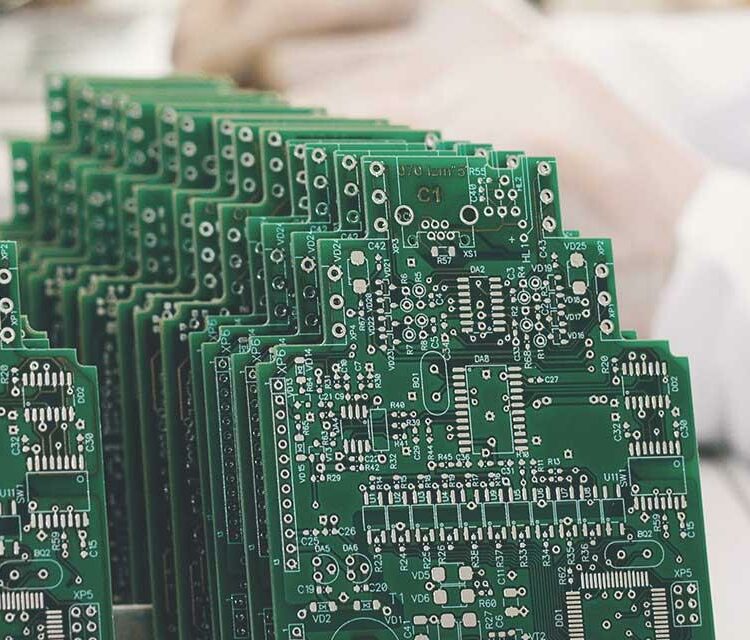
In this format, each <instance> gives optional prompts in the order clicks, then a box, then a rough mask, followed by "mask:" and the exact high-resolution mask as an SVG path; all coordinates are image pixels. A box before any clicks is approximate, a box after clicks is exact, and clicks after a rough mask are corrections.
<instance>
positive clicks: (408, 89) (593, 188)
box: [174, 0, 750, 457]
mask: <svg viewBox="0 0 750 640" xmlns="http://www.w3.org/2000/svg"><path fill="white" fill-rule="evenodd" d="M174 57H175V63H176V66H177V67H178V69H183V70H189V71H196V70H202V71H210V72H229V73H232V74H233V75H234V76H235V77H237V78H239V79H240V80H244V81H250V82H252V83H254V84H256V85H258V86H264V87H267V88H273V89H277V90H280V91H283V92H284V93H285V94H286V96H287V97H288V98H289V99H290V100H292V101H293V102H295V103H300V104H314V105H320V106H323V107H326V108H328V109H329V111H330V112H332V113H336V114H342V115H346V116H351V117H387V118H389V119H391V120H393V121H394V122H398V123H400V124H409V125H412V126H429V127H435V128H438V129H441V130H442V131H443V134H444V136H445V137H446V138H448V139H472V140H476V141H481V142H490V143H492V144H494V145H495V146H497V147H502V148H506V149H522V150H524V151H525V152H527V153H528V154H530V155H551V156H555V157H556V158H557V159H558V167H559V178H560V192H561V197H562V199H563V204H562V210H563V223H564V224H565V227H566V228H569V229H578V230H580V231H581V233H582V234H583V235H584V236H586V237H596V236H606V237H611V238H612V239H613V241H614V249H615V268H616V272H617V284H618V298H619V312H620V324H621V326H622V327H623V328H631V327H633V328H636V329H637V330H638V333H639V335H641V336H642V337H651V336H653V337H657V338H666V339H669V340H670V342H671V344H672V349H673V351H674V352H675V353H679V354H686V355H688V356H689V357H690V365H691V372H692V386H693V390H694V403H695V413H696V422H697V425H698V435H699V437H700V438H701V439H702V441H703V442H713V443H722V442H723V443H729V444H730V445H731V446H732V447H733V448H734V449H735V450H737V451H739V452H740V453H741V454H742V455H744V456H748V457H750V430H747V429H744V424H743V422H744V419H745V408H744V397H743V391H744V387H745V386H746V385H747V383H749V382H750V374H749V373H747V372H746V369H745V367H744V362H745V361H746V360H748V357H749V356H750V347H749V346H747V345H746V341H744V340H743V337H744V330H745V328H746V327H747V326H749V325H750V273H746V272H745V269H744V268H743V260H744V254H745V251H744V250H743V247H741V246H740V243H741V242H742V241H743V240H744V237H745V234H744V233H743V232H744V231H745V227H746V226H747V225H750V223H748V222H746V221H745V217H744V216H743V215H742V209H743V208H744V206H745V203H746V202H748V201H750V176H746V175H744V174H741V173H737V172H733V171H731V170H729V169H727V168H724V167H721V166H717V165H716V164H714V163H712V162H710V161H709V160H707V159H706V158H705V157H703V156H702V155H701V154H700V153H699V152H697V151H696V150H695V149H693V148H691V147H690V146H689V145H687V144H685V143H684V142H683V141H682V140H680V139H678V138H676V137H675V136H673V135H671V134H669V133H667V132H666V131H664V130H662V129H661V128H660V127H658V126H656V125H655V124H653V123H652V122H650V121H649V120H647V119H645V118H644V117H643V116H641V115H639V114H637V113H636V112H635V111H634V110H632V109H631V108H629V107H628V106H627V105H626V104H625V102H624V101H623V100H622V99H621V98H619V97H618V96H617V95H616V94H615V93H614V92H613V91H612V90H611V89H610V88H609V87H608V86H607V85H606V84H605V82H603V81H602V80H601V79H600V78H599V77H598V76H597V75H596V74H594V73H593V72H591V71H589V70H587V69H585V68H583V67H582V66H580V65H578V64H576V63H575V62H574V61H573V60H571V59H569V58H568V57H567V56H566V55H564V54H563V53H562V52H561V51H559V50H558V49H556V48H555V47H554V46H553V45H552V44H551V42H550V38H549V34H548V30H547V23H546V20H545V18H544V17H543V15H541V14H539V13H537V12H536V11H534V10H533V9H532V8H531V7H530V6H528V5H527V4H526V3H524V2H522V1H521V0H495V1H492V0H485V1H481V0H476V1H474V2H465V1H461V0H430V1H429V2H422V3H420V2H418V1H417V0H353V1H347V0H318V1H317V2H310V1H304V0H288V1H287V2H279V1H278V0H221V1H218V2H217V1H215V0H189V1H188V2H187V4H185V5H184V8H183V11H182V14H181V19H180V22H179V24H178V30H177V35H176V39H175V45H174ZM745 198H748V200H745Z"/></svg>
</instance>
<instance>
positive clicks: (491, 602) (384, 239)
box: [0, 77, 714, 640]
mask: <svg viewBox="0 0 750 640" xmlns="http://www.w3.org/2000/svg"><path fill="white" fill-rule="evenodd" d="M48 100H49V114H50V134H49V138H48V139H47V140H45V141H41V142H26V141H24V142H16V143H14V145H13V169H14V187H15V188H14V193H15V203H14V207H15V210H14V217H13V220H12V221H11V222H9V223H7V224H6V225H4V226H3V227H2V228H0V233H1V234H2V235H1V236H0V237H3V238H8V239H14V240H17V241H18V247H19V248H18V257H17V263H18V267H19V268H18V271H16V257H15V245H14V244H12V243H10V242H5V243H4V244H2V245H0V246H1V247H3V248H4V251H5V253H4V254H3V259H4V260H5V262H4V263H3V266H4V267H5V266H7V267H8V271H7V274H8V276H7V277H8V281H7V282H3V283H2V286H4V287H5V288H6V289H7V288H8V286H9V283H12V286H11V288H10V289H8V291H10V293H3V296H5V297H3V298H2V300H0V305H2V308H0V312H2V314H3V315H2V324H1V325H0V340H2V342H3V351H2V352H0V355H2V356H3V357H4V358H5V359H4V360H3V362H2V365H3V369H2V372H1V374H0V375H2V383H1V384H0V392H2V394H3V396H2V405H0V412H2V414H1V415H0V420H2V421H3V425H2V429H1V430H0V433H2V436H0V437H2V438H6V439H7V448H6V449H4V453H3V456H4V459H5V457H7V458H8V460H9V463H8V464H7V465H4V469H5V471H4V472H0V477H2V478H3V479H4V481H3V483H2V486H1V487H0V491H2V494H1V495H0V505H1V506H2V513H1V514H0V526H1V527H2V530H0V545H1V546H0V551H2V553H3V555H2V561H3V563H1V564H0V609H2V611H0V614H5V618H4V620H0V638H2V637H3V632H4V634H5V637H9V638H14V639H15V638H17V637H18V638H21V637H25V636H24V635H23V633H24V631H23V628H24V627H26V628H28V629H29V630H30V631H29V632H28V633H27V634H26V635H30V636H31V637H39V638H44V640H60V639H62V638H65V639H66V640H67V639H68V638H77V637H79V635H80V637H82V638H85V639H86V640H90V638H99V637H101V638H107V637H111V630H110V628H109V627H108V626H107V625H108V624H109V621H110V620H111V600H110V596H109V578H110V572H109V567H108V565H107V562H108V561H109V560H110V559H111V587H112V597H113V599H114V602H116V603H128V602H151V603H153V610H154V637H155V638H158V640H173V639H177V638H179V639H180V640H209V639H214V638H215V639H219V638H221V639H224V640H249V639H250V638H252V639H254V640H257V639H260V640H271V639H272V638H276V639H277V640H390V639H395V640H500V639H506V638H507V639H516V640H542V639H544V638H546V639H549V640H584V639H587V638H588V639H591V638H602V637H612V638H626V639H627V638H632V639H633V640H712V639H713V637H714V634H713V620H712V613H711V599H710V589H709V581H708V568H707V564H706V551H705V536H704V532H703V516H702V509H701V498H700V484H699V477H698V459H697V451H696V443H695V426H694V421H693V415H692V408H691V397H690V382H689V374H688V367H687V363H686V361H685V360H684V359H682V358H678V357H675V356H673V355H672V354H671V353H670V351H669V348H668V345H667V344H666V343H664V342H658V341H642V340H638V339H636V337H635V335H633V334H632V333H629V332H627V331H623V330H621V328H620V326H619V322H618V313H617V302H616V295H615V281H614V264H613V257H612V249H611V246H610V243H609V242H608V241H607V240H604V239H586V238H581V237H579V236H578V234H577V233H575V232H571V231H566V230H564V229H563V227H562V221H561V217H560V210H559V202H560V197H559V193H558V189H557V164H556V162H555V161H554V159H552V158H529V157H526V156H525V155H524V154H523V153H521V152H518V151H498V150H495V149H493V148H492V147H491V146H489V145H486V144H477V143H468V142H456V141H446V140H443V139H442V138H441V136H440V134H439V132H436V131H434V130H431V129H423V130H414V129H410V128H406V127H403V126H400V125H398V124H391V123H388V122H386V121H383V120H352V119H345V118H337V117H332V116H329V115H327V114H326V113H324V112H323V111H322V110H320V109H316V108H300V107H291V106H289V105H287V104H285V103H284V102H283V101H282V100H280V99H279V98H278V97H277V96H275V95H273V94H267V93H259V92H248V91H240V90H238V89H236V88H234V87H233V86H231V85H229V84H227V83H226V82H224V81H221V80H219V81H214V80H207V79H205V78H190V77H182V78H166V79H158V80H132V79H108V78H73V77H54V78H51V79H50V82H49V87H48ZM5 273H6V272H5V271H3V272H2V274H3V275H2V279H3V280H5V278H6V275H5ZM19 289H20V299H22V300H23V302H24V309H26V310H27V312H28V315H29V321H30V322H29V324H26V323H25V321H22V319H21V316H20V315H19V312H18V308H19V294H18V293H17V291H18V290H19ZM14 292H15V293H14ZM29 326H32V327H34V328H35V329H36V331H32V330H31V329H30V328H29ZM48 341H49V343H48ZM48 344H51V346H52V347H53V350H51V351H50V350H48V349H47V347H48ZM63 347H65V348H69V349H70V348H75V349H76V350H77V353H78V358H79V359H80V360H81V361H82V362H84V363H85V364H86V365H95V366H96V368H97V370H98V379H99V384H98V397H99V399H100V400H98V401H97V388H96V383H95V379H96V378H95V376H94V375H93V370H92V369H91V368H87V367H81V366H79V365H77V364H75V358H74V357H73V355H74V354H73V351H64V350H63V351H60V348H63ZM45 349H46V350H45ZM27 350H28V351H27ZM35 385H36V386H35ZM97 402H98V403H99V405H100V406H98V405H97ZM99 410H100V414H101V435H100V431H99V418H98V416H99ZM11 416H13V418H11ZM21 418H23V420H21ZM100 437H101V441H102V444H101V445H100V444H99V439H100ZM100 446H101V447H103V454H104V466H103V467H102V466H101V460H100V458H99V457H98V456H100V455H101V453H102V448H100ZM3 473H4V475H3ZM103 476H106V487H107V491H106V494H105V493H104V491H103V486H102V485H103V481H104V479H105V478H103ZM107 516H108V518H107ZM107 522H108V530H107V528H106V526H107V525H106V524H105V523H107ZM14 536H15V537H14ZM108 538H109V554H108V553H107V551H108V549H107V539H108ZM45 554H46V555H45ZM108 556H109V557H108ZM53 558H54V563H53V562H52V560H51V559H53ZM6 559H7V560H10V561H11V562H12V563H13V562H14V563H19V562H21V564H20V565H18V567H17V566H16V565H15V564H10V565H7V563H6V562H5V561H6ZM36 562H42V563H44V562H47V563H48V564H49V565H50V566H49V567H47V566H42V565H39V566H37V565H36V564H35V563H36ZM53 564H54V567H57V568H56V569H55V568H54V567H53ZM6 565H7V568H6ZM54 571H56V573H54ZM32 573H33V575H32ZM42 574H43V575H44V576H45V577H44V578H42V577H41V576H42ZM44 581H48V584H47V583H45V582H44ZM19 594H26V595H22V596H20V595H19ZM79 600H80V605H79V603H78V601H79ZM6 605H8V606H6ZM87 612H92V618H91V619H90V620H89V619H88V618H86V619H85V624H84V627H83V628H84V629H86V630H87V631H86V632H85V633H82V634H79V635H76V629H79V628H80V627H78V626H75V627H74V626H73V625H76V624H77V623H78V619H77V618H75V616H76V615H80V616H81V617H82V620H83V618H84V617H85V616H87V615H88V613H87ZM93 613H96V619H95V620H94V618H93ZM58 621H59V622H58ZM45 625H46V627H45ZM6 629H7V631H6ZM45 634H46V635H45ZM55 634H57V635H55ZM97 634H98V635H97Z"/></svg>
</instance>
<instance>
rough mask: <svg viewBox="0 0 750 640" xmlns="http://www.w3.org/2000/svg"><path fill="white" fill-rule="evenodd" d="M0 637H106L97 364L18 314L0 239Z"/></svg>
mask: <svg viewBox="0 0 750 640" xmlns="http://www.w3.org/2000/svg"><path fill="white" fill-rule="evenodd" d="M0 456H2V458H1V459H2V465H1V466H0V637H2V638H5V639H11V638H12V639H13V640H16V639H18V640H21V639H22V638H43V639H44V640H63V639H65V640H68V639H70V640H74V639H75V640H113V639H114V633H113V629H112V595H111V588H110V572H109V548H108V542H107V520H106V507H105V496H104V470H103V466H102V448H101V432H100V427H99V404H98V401H97V383H96V371H95V370H94V369H93V368H92V367H82V366H80V365H79V364H78V363H77V362H76V357H75V353H74V352H73V351H72V350H70V349H51V348H50V346H49V341H48V340H47V338H46V336H45V335H44V334H42V333H38V332H34V331H33V330H31V329H30V328H29V327H28V325H27V324H26V319H25V316H22V315H21V307H20V301H19V296H18V269H17V254H16V245H15V243H13V242H2V241H0Z"/></svg>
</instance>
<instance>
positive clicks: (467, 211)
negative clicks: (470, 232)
mask: <svg viewBox="0 0 750 640" xmlns="http://www.w3.org/2000/svg"><path fill="white" fill-rule="evenodd" d="M458 217H459V218H460V220H461V222H463V223H464V224H465V225H466V226H469V227H472V226H474V225H475V224H476V223H477V222H478V221H479V209H477V208H476V207H475V206H474V205H473V204H467V205H464V206H463V207H461V211H459V212H458Z"/></svg>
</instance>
